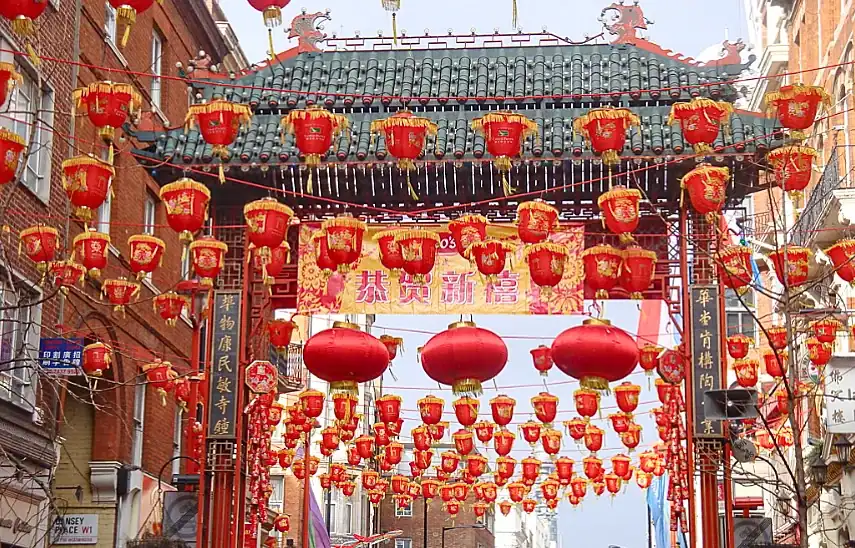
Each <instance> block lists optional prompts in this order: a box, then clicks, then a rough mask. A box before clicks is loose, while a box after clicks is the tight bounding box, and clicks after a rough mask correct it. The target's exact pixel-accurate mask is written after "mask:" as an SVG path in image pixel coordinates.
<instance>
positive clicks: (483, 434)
mask: <svg viewBox="0 0 855 548" xmlns="http://www.w3.org/2000/svg"><path fill="white" fill-rule="evenodd" d="M495 428H496V425H495V424H493V423H492V422H488V421H480V422H477V423H475V425H474V427H473V430H475V436H476V437H477V438H478V441H480V442H481V443H484V444H487V443H490V441H492V439H493V431H494V430H495Z"/></svg>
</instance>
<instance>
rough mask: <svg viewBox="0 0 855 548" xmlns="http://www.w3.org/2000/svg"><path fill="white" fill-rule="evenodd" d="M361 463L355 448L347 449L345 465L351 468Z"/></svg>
mask: <svg viewBox="0 0 855 548" xmlns="http://www.w3.org/2000/svg"><path fill="white" fill-rule="evenodd" d="M361 463H362V457H361V456H360V455H359V450H358V449H357V448H356V447H353V446H351V447H348V448H347V464H349V465H351V466H359V465H360V464H361Z"/></svg>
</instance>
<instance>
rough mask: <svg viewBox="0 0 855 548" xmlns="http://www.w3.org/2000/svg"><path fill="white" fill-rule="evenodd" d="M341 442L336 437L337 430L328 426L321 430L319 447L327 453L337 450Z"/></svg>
mask: <svg viewBox="0 0 855 548" xmlns="http://www.w3.org/2000/svg"><path fill="white" fill-rule="evenodd" d="M340 443H341V440H340V439H339V437H338V428H335V427H333V426H328V427H326V428H324V429H323V430H321V445H322V446H323V447H324V448H325V449H327V450H328V451H335V450H336V449H338V446H339V444H340Z"/></svg>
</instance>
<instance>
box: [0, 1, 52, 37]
mask: <svg viewBox="0 0 855 548" xmlns="http://www.w3.org/2000/svg"><path fill="white" fill-rule="evenodd" d="M47 6H48V2H46V1H45V0H3V2H2V3H0V15H2V16H3V17H5V18H6V19H8V20H9V22H10V24H11V26H12V30H13V31H14V32H15V34H18V35H19V36H33V35H34V34H35V32H36V28H35V26H34V25H33V21H34V20H35V19H36V18H38V17H39V16H40V15H41V14H42V13H44V11H45V9H46V8H47Z"/></svg>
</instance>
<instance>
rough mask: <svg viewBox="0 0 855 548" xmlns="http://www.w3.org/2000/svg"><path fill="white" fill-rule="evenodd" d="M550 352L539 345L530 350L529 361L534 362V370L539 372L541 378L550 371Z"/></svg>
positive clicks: (547, 348)
mask: <svg viewBox="0 0 855 548" xmlns="http://www.w3.org/2000/svg"><path fill="white" fill-rule="evenodd" d="M551 352H552V350H551V349H550V348H549V347H548V346H544V345H540V346H538V347H537V348H535V349H533V350H531V359H532V361H533V362H534V368H535V369H537V370H538V371H539V372H540V375H541V376H542V377H546V376H547V375H548V374H549V370H550V369H552V355H551Z"/></svg>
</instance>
